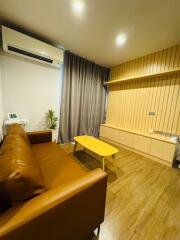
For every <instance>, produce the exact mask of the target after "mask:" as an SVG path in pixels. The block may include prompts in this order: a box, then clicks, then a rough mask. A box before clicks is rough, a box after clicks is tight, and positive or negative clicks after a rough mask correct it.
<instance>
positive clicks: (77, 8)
mask: <svg viewBox="0 0 180 240" xmlns="http://www.w3.org/2000/svg"><path fill="white" fill-rule="evenodd" d="M72 8H73V11H74V13H75V14H77V15H81V14H82V13H83V12H84V9H85V5H84V1H83V0H73V2H72Z"/></svg>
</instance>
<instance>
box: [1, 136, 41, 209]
mask: <svg viewBox="0 0 180 240" xmlns="http://www.w3.org/2000/svg"><path fill="white" fill-rule="evenodd" d="M44 191H45V188H44V184H43V177H42V174H41V170H40V168H39V165H38V162H37V161H36V159H35V158H34V155H33V152H32V151H31V148H30V147H29V145H28V144H27V143H26V142H25V141H24V139H23V138H22V137H21V136H19V135H8V136H6V138H5V140H4V143H3V145H2V147H1V150H0V205H1V207H0V208H1V209H2V208H3V207H2V205H4V203H6V204H7V203H8V205H12V204H14V203H16V202H19V201H22V200H27V199H29V198H31V197H33V196H35V195H37V194H40V193H42V192H44ZM4 207H5V206H4Z"/></svg>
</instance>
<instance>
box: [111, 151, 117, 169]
mask: <svg viewBox="0 0 180 240" xmlns="http://www.w3.org/2000/svg"><path fill="white" fill-rule="evenodd" d="M112 158H113V162H114V166H115V168H116V173H117V172H118V167H117V164H116V159H115V154H113V155H112Z"/></svg>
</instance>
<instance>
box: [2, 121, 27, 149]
mask: <svg viewBox="0 0 180 240" xmlns="http://www.w3.org/2000/svg"><path fill="white" fill-rule="evenodd" d="M6 135H20V136H21V137H22V138H23V139H24V140H25V141H26V142H27V144H29V145H30V142H29V139H28V136H27V134H26V132H25V131H24V129H23V128H22V127H21V125H20V124H17V123H15V124H11V125H8V126H7V129H6Z"/></svg>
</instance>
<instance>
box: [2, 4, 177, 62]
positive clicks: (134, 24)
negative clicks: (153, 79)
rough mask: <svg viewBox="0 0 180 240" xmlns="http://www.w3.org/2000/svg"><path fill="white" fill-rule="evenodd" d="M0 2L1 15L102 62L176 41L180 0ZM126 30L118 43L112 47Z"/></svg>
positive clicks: (28, 29) (134, 55) (67, 47)
mask: <svg viewBox="0 0 180 240" xmlns="http://www.w3.org/2000/svg"><path fill="white" fill-rule="evenodd" d="M84 2H85V12H84V14H83V16H81V17H77V16H75V14H74V13H73V12H72V0H29V1H25V0H0V19H1V21H2V20H3V21H4V20H6V21H9V22H11V23H12V24H14V25H16V26H18V27H20V28H21V27H22V28H24V29H26V30H27V31H29V32H32V33H35V34H39V35H40V36H42V37H45V38H47V39H49V40H51V41H52V42H53V43H54V44H55V45H63V46H64V47H65V48H66V49H69V50H71V51H72V52H74V53H76V54H79V55H81V56H84V57H86V58H87V59H90V60H92V61H95V62H97V63H99V64H103V65H109V66H113V65H117V64H119V63H121V62H125V61H128V60H131V59H134V58H136V57H140V56H143V55H146V54H149V53H151V52H154V51H157V50H161V49H163V48H166V47H170V46H173V45H176V44H179V43H180V0H84ZM121 32H125V33H127V36H128V39H127V42H126V44H125V45H124V46H123V47H117V46H116V45H115V38H116V36H117V34H119V33H121Z"/></svg>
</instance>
